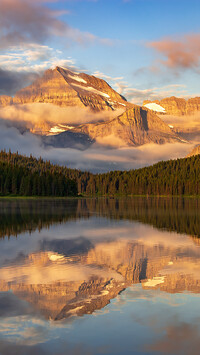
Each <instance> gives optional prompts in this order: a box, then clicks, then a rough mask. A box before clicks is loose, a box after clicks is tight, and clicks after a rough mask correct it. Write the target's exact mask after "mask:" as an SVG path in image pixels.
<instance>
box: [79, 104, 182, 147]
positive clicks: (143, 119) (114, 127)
mask: <svg viewBox="0 0 200 355" xmlns="http://www.w3.org/2000/svg"><path fill="white" fill-rule="evenodd" d="M73 131H74V132H80V133H85V134H87V135H88V136H89V137H90V138H91V139H95V140H97V141H99V142H101V139H102V138H106V137H107V138H109V137H110V139H111V140H112V137H115V138H117V139H118V144H119V145H122V146H124V145H127V146H138V145H142V144H146V143H151V142H153V143H157V144H163V143H166V142H177V141H179V142H180V141H181V139H180V138H179V137H178V136H177V135H176V134H175V133H174V132H173V131H172V130H171V129H170V127H168V125H166V124H165V123H164V122H163V121H162V120H161V119H160V118H159V117H158V116H156V115H155V114H154V113H152V112H151V111H150V110H148V109H143V108H141V107H139V106H136V107H133V108H130V109H128V110H126V111H125V112H124V113H123V114H121V115H120V116H118V117H116V118H114V119H112V120H110V121H107V122H100V123H91V124H86V125H81V126H79V127H77V128H75V129H74V130H72V132H73Z"/></svg>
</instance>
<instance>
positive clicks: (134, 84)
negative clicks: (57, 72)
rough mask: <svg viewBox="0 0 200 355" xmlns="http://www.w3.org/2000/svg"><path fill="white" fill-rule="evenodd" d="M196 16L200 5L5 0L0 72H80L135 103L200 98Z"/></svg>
mask: <svg viewBox="0 0 200 355" xmlns="http://www.w3.org/2000/svg"><path fill="white" fill-rule="evenodd" d="M199 13H200V2H199V1H197V0H191V1H188V0H187V1H186V0H71V1H70V0H67V1H64V0H60V1H59V0H58V1H56V0H55V1H54V0H51V1H46V0H36V1H35V2H33V1H31V0H1V2H0V51H1V52H0V70H4V71H10V72H15V73H16V72H17V73H18V75H19V74H20V73H22V75H24V74H25V73H27V74H29V75H30V74H31V73H37V72H38V73H40V72H41V70H44V69H47V68H48V67H53V66H55V65H56V64H58V65H61V66H69V67H71V68H74V67H75V68H77V69H78V70H82V71H85V72H87V73H89V74H95V75H98V76H100V77H102V78H104V79H105V80H107V81H108V82H109V84H111V85H112V86H113V87H114V88H115V89H116V90H117V91H119V92H120V93H122V94H124V95H125V96H126V97H127V99H129V100H130V101H132V102H135V103H142V101H143V99H156V98H158V99H160V98H162V97H166V96H172V95H175V96H181V97H188V96H200V89H199V75H200V24H199ZM0 80H1V78H0ZM1 93H2V90H1ZM5 93H6V92H5ZM12 94H13V92H12Z"/></svg>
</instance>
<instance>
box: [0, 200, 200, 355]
mask: <svg viewBox="0 0 200 355" xmlns="http://www.w3.org/2000/svg"><path fill="white" fill-rule="evenodd" d="M199 238H200V200H196V199H176V198H174V199H167V198H160V199H158V198H148V199H146V198H120V199H114V198H112V199H104V198H101V199H86V200H84V199H81V200H0V354H1V355H7V354H9V355H11V354H12V355H13V354H14V355H15V354H17V355H29V354H31V355H32V354H34V355H43V354H44V355H46V354H57V355H64V354H68V355H71V354H72V355H79V354H80V355H93V354H95V355H96V354H99V355H100V354H120V355H122V354H123V355H126V354H181V355H182V354H190V355H191V354H198V355H199V353H200V350H199V349H200V239H199Z"/></svg>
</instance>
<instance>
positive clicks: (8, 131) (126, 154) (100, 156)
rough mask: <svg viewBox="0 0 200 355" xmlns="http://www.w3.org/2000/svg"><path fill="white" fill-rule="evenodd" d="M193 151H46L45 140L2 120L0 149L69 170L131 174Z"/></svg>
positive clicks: (178, 146)
mask: <svg viewBox="0 0 200 355" xmlns="http://www.w3.org/2000/svg"><path fill="white" fill-rule="evenodd" d="M193 147H194V145H193V144H184V143H175V144H169V143H168V144H163V145H159V146H158V145H156V144H145V145H143V146H140V147H136V148H135V147H129V148H113V149H109V148H107V147H105V146H101V145H99V144H97V143H96V144H93V145H92V146H91V147H90V148H89V149H87V150H85V151H79V150H76V149H71V148H53V147H48V148H46V147H45V146H44V144H43V142H42V137H40V136H35V135H33V134H31V133H29V132H25V133H21V132H20V131H19V130H18V129H17V128H14V127H12V126H11V125H9V124H8V122H6V121H4V120H0V149H6V150H7V151H8V150H9V149H11V151H12V152H16V151H18V152H19V153H20V154H25V155H27V156H29V155H30V154H32V155H33V156H35V157H40V156H41V157H42V158H43V159H46V160H51V162H54V163H58V164H62V165H66V166H67V167H71V168H76V169H81V170H89V171H91V172H106V171H110V170H129V169H135V168H139V167H143V166H148V165H151V164H154V163H156V162H158V161H161V160H168V159H175V158H181V157H185V156H186V155H187V154H188V153H189V152H190V151H191V150H192V148H193Z"/></svg>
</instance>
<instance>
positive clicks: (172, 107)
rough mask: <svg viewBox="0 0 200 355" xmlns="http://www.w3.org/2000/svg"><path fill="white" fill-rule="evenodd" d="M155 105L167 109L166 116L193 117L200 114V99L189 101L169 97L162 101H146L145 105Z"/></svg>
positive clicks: (195, 98)
mask: <svg viewBox="0 0 200 355" xmlns="http://www.w3.org/2000/svg"><path fill="white" fill-rule="evenodd" d="M150 103H155V104H157V105H160V106H161V107H163V108H164V109H165V112H166V114H168V115H174V116H183V115H192V114H195V113H196V112H200V97H194V98H191V99H188V100H185V99H183V98H179V97H175V96H172V97H167V98H165V99H162V100H160V101H159V100H154V101H151V100H145V101H144V102H143V105H146V104H150Z"/></svg>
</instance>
